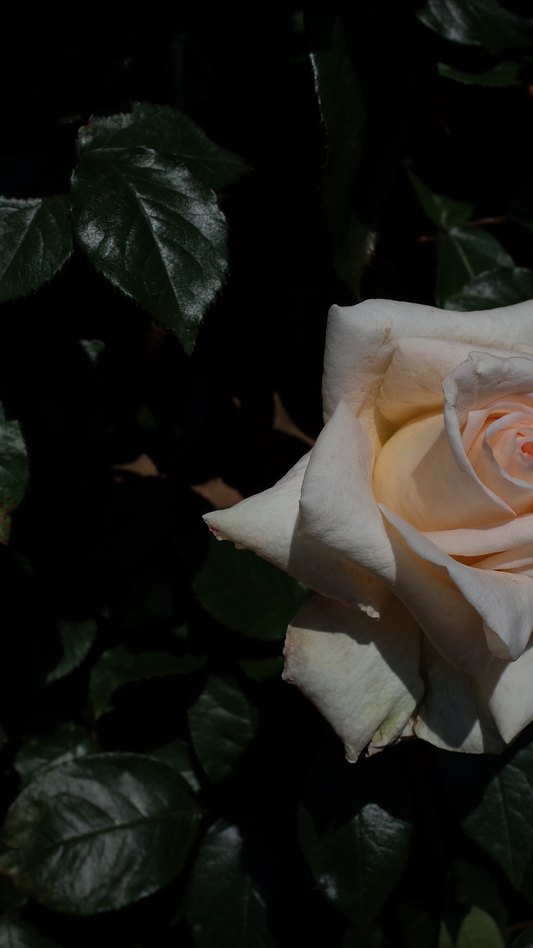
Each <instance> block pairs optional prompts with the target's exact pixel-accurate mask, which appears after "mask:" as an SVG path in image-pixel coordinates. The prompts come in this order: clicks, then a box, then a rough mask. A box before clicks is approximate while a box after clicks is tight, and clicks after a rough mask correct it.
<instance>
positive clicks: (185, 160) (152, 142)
mask: <svg viewBox="0 0 533 948" xmlns="http://www.w3.org/2000/svg"><path fill="white" fill-rule="evenodd" d="M82 135H83V141H84V144H85V145H88V146H90V147H91V148H108V147H113V148H117V147H119V148H138V147H139V146H141V147H145V148H153V149H155V151H157V152H168V153H169V154H171V155H174V157H175V158H176V159H177V160H178V161H179V162H181V163H182V164H184V165H185V166H186V167H187V168H188V169H189V171H190V172H192V174H193V175H194V176H195V178H198V179H199V180H200V181H202V182H203V183H204V184H206V185H207V186H208V187H209V188H213V190H214V191H218V190H220V188H227V187H228V186H229V185H230V184H233V183H234V182H235V181H237V180H238V179H239V178H241V177H242V175H243V174H245V173H246V171H247V170H248V169H247V167H246V164H245V163H244V161H243V160H242V158H239V156H238V155H234V154H233V152H231V151H227V150H226V149H225V148H220V147H219V146H218V145H215V143H214V142H212V141H211V140H210V139H209V138H208V137H207V135H206V134H205V133H204V132H203V131H202V130H201V129H200V128H198V126H197V125H195V123H194V122H193V121H192V119H190V118H188V116H187V115H184V114H183V112H179V111H178V110H177V109H171V108H169V107H168V106H166V105H151V104H150V103H148V102H133V103H132V110H131V112H124V113H121V114H119V115H110V116H106V117H105V118H98V119H96V120H95V121H94V122H91V123H90V124H89V125H87V126H85V128H84V129H83V130H82Z"/></svg>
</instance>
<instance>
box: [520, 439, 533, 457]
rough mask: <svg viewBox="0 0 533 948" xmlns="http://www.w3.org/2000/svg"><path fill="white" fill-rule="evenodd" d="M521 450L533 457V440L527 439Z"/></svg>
mask: <svg viewBox="0 0 533 948" xmlns="http://www.w3.org/2000/svg"><path fill="white" fill-rule="evenodd" d="M521 450H522V451H523V453H524V454H527V456H528V458H533V441H525V442H524V444H523V445H522V448H521Z"/></svg>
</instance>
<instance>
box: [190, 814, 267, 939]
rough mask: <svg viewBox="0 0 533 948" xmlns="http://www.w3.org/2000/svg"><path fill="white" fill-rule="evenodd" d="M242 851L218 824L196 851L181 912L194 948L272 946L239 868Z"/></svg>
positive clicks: (258, 900)
mask: <svg viewBox="0 0 533 948" xmlns="http://www.w3.org/2000/svg"><path fill="white" fill-rule="evenodd" d="M242 847H243V841H242V838H241V835H240V833H239V830H238V828H237V827H236V826H232V825H231V824H230V823H226V822H225V821H224V820H218V822H217V823H215V824H214V826H212V827H211V828H210V830H209V832H208V833H207V836H206V838H205V840H204V842H203V843H202V845H201V847H200V851H199V853H198V856H197V859H196V863H195V866H194V870H193V876H192V883H191V891H190V903H189V908H188V911H187V918H188V920H189V923H190V925H191V927H192V930H193V934H194V939H195V943H196V945H197V946H198V948H252V946H253V948H273V946H274V942H273V940H272V937H271V935H270V933H269V931H268V926H267V919H266V910H265V903H264V900H263V898H262V896H261V895H260V893H259V892H258V890H257V888H256V886H255V885H254V882H253V880H252V879H251V878H250V875H249V874H248V872H247V871H246V869H245V868H244V867H243V863H242ZM207 905H209V911H206V906H207Z"/></svg>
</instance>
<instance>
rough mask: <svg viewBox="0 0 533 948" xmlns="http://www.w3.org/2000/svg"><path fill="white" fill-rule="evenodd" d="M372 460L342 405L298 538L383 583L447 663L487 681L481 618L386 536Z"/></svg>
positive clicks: (312, 476)
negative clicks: (483, 676) (313, 542)
mask: <svg viewBox="0 0 533 948" xmlns="http://www.w3.org/2000/svg"><path fill="white" fill-rule="evenodd" d="M372 456H373V448H372V443H371V441H370V436H369V434H368V432H367V431H366V429H365V428H364V427H363V425H362V424H361V422H360V421H359V420H358V419H357V418H356V417H355V415H354V414H353V413H352V412H351V411H350V409H349V408H348V406H347V405H346V404H345V403H344V402H340V403H339V405H338V406H337V409H336V411H335V413H334V415H333V417H332V418H331V419H330V421H329V422H328V423H327V425H326V426H325V428H324V429H323V430H322V432H321V434H320V436H319V438H318V440H317V443H316V445H315V447H314V448H313V451H312V454H311V458H310V461H309V466H308V468H307V471H306V474H305V477H304V482H303V486H302V496H301V500H300V511H301V519H300V531H301V532H302V533H303V535H304V536H306V537H309V538H312V539H315V540H317V541H318V542H319V543H320V544H322V545H323V546H326V547H328V549H331V550H335V551H336V553H337V554H339V555H340V556H341V558H342V559H344V560H348V561H349V562H352V563H356V564H358V565H359V566H362V567H363V568H364V569H366V570H368V571H369V572H371V573H374V574H375V575H376V576H378V577H379V578H380V579H382V580H383V582H385V583H386V584H387V586H389V588H390V589H391V590H392V591H393V592H394V593H395V594H396V595H397V596H398V598H399V599H401V600H402V602H403V603H404V604H405V606H406V607H407V609H408V610H409V611H410V612H411V613H412V615H413V616H414V618H415V619H416V621H417V622H418V624H419V625H420V626H421V627H422V629H423V630H424V632H425V633H426V635H428V636H429V638H430V639H431V640H432V641H433V642H434V644H435V646H436V647H437V648H438V649H439V651H440V652H441V654H442V655H443V656H444V657H445V658H446V659H447V660H448V661H450V662H452V663H453V664H456V665H458V666H460V667H463V668H465V669H467V670H468V671H470V672H472V673H474V674H481V673H482V672H483V671H484V670H485V668H486V667H487V665H488V663H489V662H490V659H491V656H490V652H489V649H488V647H487V643H486V641H485V636H484V634H483V628H482V622H481V618H480V616H479V615H478V613H477V612H476V611H475V609H474V608H473V607H472V606H471V605H470V604H469V603H468V602H467V601H466V599H465V598H464V596H463V595H462V594H461V593H460V592H459V591H458V589H457V588H456V586H455V585H454V584H453V583H452V582H451V581H450V578H449V575H448V573H447V571H446V569H445V568H441V569H439V568H438V567H437V566H435V565H433V563H432V564H431V565H430V564H429V562H428V561H427V560H424V558H421V557H419V556H418V555H416V554H415V553H413V552H412V551H411V550H410V549H409V548H408V547H406V545H405V543H404V542H403V540H402V539H400V538H399V537H398V536H397V535H396V534H395V532H394V531H389V532H387V530H386V529H385V526H384V522H383V519H382V517H381V515H380V513H379V509H378V507H377V504H376V501H375V499H374V495H373V493H372V483H371V475H372ZM400 522H402V523H403V521H400ZM414 532H415V533H416V534H417V535H418V536H420V537H422V539H423V536H422V534H418V531H416V530H415V531H414ZM441 555H443V556H444V554H441ZM445 559H446V562H447V560H448V559H449V558H448V557H446V558H445ZM452 562H453V561H452Z"/></svg>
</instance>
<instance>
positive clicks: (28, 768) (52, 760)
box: [14, 724, 98, 786]
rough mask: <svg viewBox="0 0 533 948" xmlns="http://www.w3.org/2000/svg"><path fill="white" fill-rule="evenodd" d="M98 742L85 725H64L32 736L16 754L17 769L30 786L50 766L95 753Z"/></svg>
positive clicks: (23, 783) (25, 782)
mask: <svg viewBox="0 0 533 948" xmlns="http://www.w3.org/2000/svg"><path fill="white" fill-rule="evenodd" d="M97 750H98V744H97V743H96V741H95V739H94V738H93V737H92V736H91V734H90V733H89V731H87V730H86V729H85V728H84V727H78V725H77V724H60V725H59V727H56V729H55V730H54V731H52V733H51V734H42V735H39V736H38V737H32V738H31V740H29V741H28V742H27V743H26V744H23V746H22V747H21V749H20V750H19V752H18V754H17V756H16V757H15V764H14V766H15V770H16V771H17V773H19V774H20V776H21V777H22V785H23V786H26V784H28V783H29V782H30V780H33V778H34V777H36V776H37V774H40V773H41V772H42V771H43V770H44V769H45V768H47V767H54V766H56V765H57V764H66V763H68V761H70V760H76V759H77V758H78V757H85V756H86V755H87V754H94V753H96V751H97Z"/></svg>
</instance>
